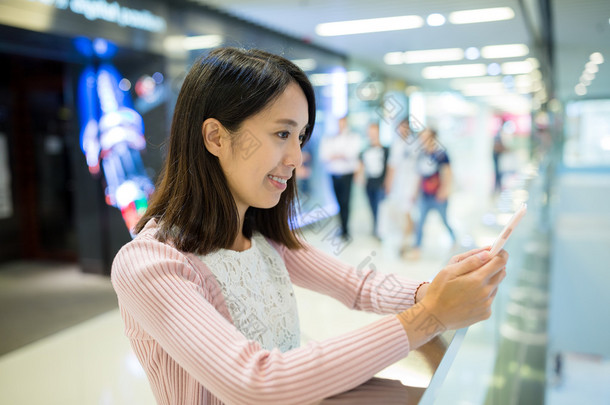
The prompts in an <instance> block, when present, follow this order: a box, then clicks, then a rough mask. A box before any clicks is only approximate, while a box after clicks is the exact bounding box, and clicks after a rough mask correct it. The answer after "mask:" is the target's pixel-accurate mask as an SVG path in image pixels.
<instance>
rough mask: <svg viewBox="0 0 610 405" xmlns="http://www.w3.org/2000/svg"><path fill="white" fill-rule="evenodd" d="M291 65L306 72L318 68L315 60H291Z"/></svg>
mask: <svg viewBox="0 0 610 405" xmlns="http://www.w3.org/2000/svg"><path fill="white" fill-rule="evenodd" d="M292 63H294V64H295V65H297V66H298V67H300V68H301V70H303V71H305V72H307V71H310V70H315V69H316V67H318V64H317V63H316V60H315V59H312V58H306V59H293V60H292Z"/></svg>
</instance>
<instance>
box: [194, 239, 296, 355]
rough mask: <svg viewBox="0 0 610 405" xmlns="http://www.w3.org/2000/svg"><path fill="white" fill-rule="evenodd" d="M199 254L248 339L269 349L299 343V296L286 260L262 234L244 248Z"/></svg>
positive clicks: (294, 345) (291, 346)
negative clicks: (293, 287)
mask: <svg viewBox="0 0 610 405" xmlns="http://www.w3.org/2000/svg"><path fill="white" fill-rule="evenodd" d="M199 258H200V259H201V260H202V261H203V262H204V263H205V264H206V265H207V266H208V268H209V269H210V271H211V272H212V273H213V274H214V276H215V277H216V280H217V281H218V284H219V285H220V288H221V290H222V293H223V295H224V298H225V302H226V304H227V308H228V309H229V313H230V314H231V317H232V318H233V323H234V324H235V326H236V327H237V329H239V331H240V332H241V333H243V334H244V336H246V337H247V338H248V339H251V340H255V341H257V342H258V343H260V345H261V346H262V347H263V348H264V349H267V350H272V349H274V348H278V349H279V350H281V351H282V352H285V351H288V350H290V349H294V348H297V347H299V345H300V330H299V317H298V312H297V304H296V299H295V297H294V290H293V289H292V283H291V282H290V278H289V276H288V271H287V270H286V266H285V264H284V261H283V260H282V258H281V257H280V255H279V254H278V252H277V251H276V250H275V249H274V248H273V246H271V245H270V244H269V242H267V240H266V239H265V238H264V237H263V236H262V235H260V234H255V235H253V236H252V246H251V247H250V248H249V249H247V250H244V251H242V252H237V251H234V250H229V249H220V250H218V251H216V252H214V253H210V254H207V255H205V256H199Z"/></svg>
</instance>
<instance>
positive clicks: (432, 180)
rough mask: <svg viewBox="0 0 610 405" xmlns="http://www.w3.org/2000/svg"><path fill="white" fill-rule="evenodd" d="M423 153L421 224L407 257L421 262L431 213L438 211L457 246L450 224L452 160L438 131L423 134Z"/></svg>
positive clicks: (420, 159) (419, 166)
mask: <svg viewBox="0 0 610 405" xmlns="http://www.w3.org/2000/svg"><path fill="white" fill-rule="evenodd" d="M419 141H420V144H421V150H420V152H419V154H418V156H417V173H418V175H419V182H418V184H419V188H418V198H419V221H417V226H416V232H415V245H414V246H413V249H412V250H411V251H410V252H408V254H407V258H408V259H412V260H417V259H419V257H420V249H421V243H422V239H423V236H424V226H425V225H426V218H427V217H428V213H429V212H430V211H431V210H436V211H437V212H438V213H439V215H440V216H441V219H442V221H443V224H444V225H445V227H446V228H447V231H449V236H451V240H452V242H453V243H455V234H454V233H453V229H451V226H450V225H449V222H448V221H447V206H448V201H449V194H450V192H451V185H452V173H451V166H450V164H449V157H448V156H447V153H446V152H445V150H444V148H443V146H442V145H441V144H440V143H439V142H438V135H437V132H436V130H435V129H432V128H426V129H424V130H423V131H422V132H421V133H420V134H419Z"/></svg>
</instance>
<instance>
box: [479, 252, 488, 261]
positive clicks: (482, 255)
mask: <svg viewBox="0 0 610 405" xmlns="http://www.w3.org/2000/svg"><path fill="white" fill-rule="evenodd" d="M477 256H479V259H481V261H483V262H484V261H486V260H487V259H489V252H488V251H487V250H484V251H482V252H480V253H477Z"/></svg>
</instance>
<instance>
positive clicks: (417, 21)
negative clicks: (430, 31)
mask: <svg viewBox="0 0 610 405" xmlns="http://www.w3.org/2000/svg"><path fill="white" fill-rule="evenodd" d="M422 25H424V20H423V18H421V17H420V16H418V15H403V16H398V17H385V18H369V19H364V20H351V21H337V22H330V23H323V24H318V25H317V26H316V34H318V35H320V36H323V37H332V36H337V35H352V34H365V33H370V32H383V31H398V30H408V29H412V28H419V27H421V26H422Z"/></svg>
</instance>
